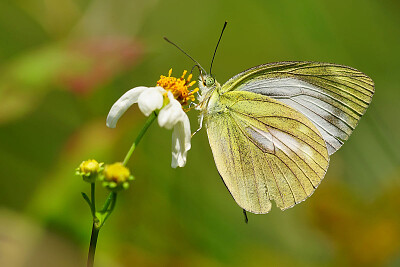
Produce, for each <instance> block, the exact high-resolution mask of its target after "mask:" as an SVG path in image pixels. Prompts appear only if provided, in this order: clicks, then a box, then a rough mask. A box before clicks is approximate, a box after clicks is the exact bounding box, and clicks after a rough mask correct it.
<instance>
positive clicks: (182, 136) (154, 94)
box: [107, 86, 191, 168]
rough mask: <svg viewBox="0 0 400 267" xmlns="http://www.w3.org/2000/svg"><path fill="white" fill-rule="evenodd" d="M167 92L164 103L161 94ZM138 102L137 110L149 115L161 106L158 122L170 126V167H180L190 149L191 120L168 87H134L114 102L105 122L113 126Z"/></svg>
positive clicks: (184, 162)
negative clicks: (166, 100)
mask: <svg viewBox="0 0 400 267" xmlns="http://www.w3.org/2000/svg"><path fill="white" fill-rule="evenodd" d="M166 92H167V95H168V99H169V103H168V104H167V105H165V106H164V107H163V103H164V94H165V93H166ZM135 103H138V105H139V109H140V111H141V112H142V113H143V114H144V115H145V116H149V115H150V114H151V113H152V112H154V111H157V110H160V111H159V114H158V124H159V125H160V127H165V128H167V129H169V130H170V129H172V128H173V131H172V162H171V167H172V168H176V167H178V166H179V167H183V166H185V164H186V155H187V152H188V151H189V149H190V146H191V145H190V138H191V131H190V122H189V118H188V116H187V115H186V113H185V112H184V111H183V109H182V105H181V104H180V102H179V101H177V100H176V99H175V98H174V95H173V94H172V93H171V92H170V91H166V90H165V89H164V88H162V87H159V86H157V87H143V86H141V87H135V88H133V89H131V90H129V91H128V92H126V93H125V94H124V95H123V96H121V97H120V98H119V99H118V100H117V102H115V103H114V105H113V106H112V108H111V110H110V112H109V113H108V116H107V126H108V127H110V128H115V126H116V125H117V122H118V120H119V118H120V117H121V116H122V115H123V114H124V113H125V111H126V110H127V109H128V108H129V107H130V106H132V105H133V104H135Z"/></svg>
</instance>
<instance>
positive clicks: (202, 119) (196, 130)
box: [191, 115, 204, 137]
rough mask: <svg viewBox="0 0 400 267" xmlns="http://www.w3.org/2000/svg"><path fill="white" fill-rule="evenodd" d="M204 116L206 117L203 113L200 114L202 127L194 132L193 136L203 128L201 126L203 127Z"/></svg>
mask: <svg viewBox="0 0 400 267" xmlns="http://www.w3.org/2000/svg"><path fill="white" fill-rule="evenodd" d="M203 117H204V116H203V115H200V118H199V124H200V127H199V128H198V129H197V130H196V131H195V132H194V133H192V136H191V137H193V136H194V135H195V134H196V133H197V132H198V131H200V130H201V128H203Z"/></svg>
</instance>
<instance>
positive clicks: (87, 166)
mask: <svg viewBox="0 0 400 267" xmlns="http://www.w3.org/2000/svg"><path fill="white" fill-rule="evenodd" d="M100 166H101V165H100V164H99V163H98V162H97V161H96V160H94V159H89V160H86V161H83V162H82V163H81V165H79V169H80V171H81V172H82V173H85V174H90V173H96V172H98V171H99V169H100Z"/></svg>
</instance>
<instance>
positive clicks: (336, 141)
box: [221, 62, 374, 155]
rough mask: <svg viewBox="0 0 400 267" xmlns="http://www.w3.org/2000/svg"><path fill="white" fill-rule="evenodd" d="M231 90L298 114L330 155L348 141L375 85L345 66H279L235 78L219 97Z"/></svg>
mask: <svg viewBox="0 0 400 267" xmlns="http://www.w3.org/2000/svg"><path fill="white" fill-rule="evenodd" d="M231 90H240V91H249V92H254V93H257V94H261V95H265V96H269V97H271V98H273V99H276V100H279V101H280V102H282V103H285V104H287V105H289V106H291V107H292V108H294V109H296V110H298V111H300V112H301V113H302V114H304V115H305V116H306V117H307V118H308V119H309V120H311V121H312V122H313V124H314V125H315V126H316V127H317V129H318V130H319V132H320V133H321V134H322V137H323V138H324V140H325V142H326V144H327V147H328V152H329V155H331V154H333V153H334V152H336V151H337V150H338V149H339V148H340V147H341V146H342V144H343V143H344V141H346V140H347V139H348V138H349V136H350V134H351V133H352V131H353V130H354V128H355V127H356V126H357V124H358V121H359V119H360V118H361V116H362V115H363V114H364V113H365V111H366V109H367V107H368V105H369V104H370V102H371V99H372V96H373V94H374V83H373V81H372V80H371V78H369V77H368V76H367V75H365V74H364V73H362V72H360V71H358V70H356V69H353V68H350V67H347V66H342V65H336V64H329V63H318V62H279V63H270V64H266V65H261V66H257V67H254V68H251V69H249V70H246V71H244V72H242V73H240V74H238V75H236V76H234V77H233V78H231V79H230V80H229V81H228V82H226V83H225V84H224V85H223V86H222V88H221V94H223V93H225V92H228V91H231Z"/></svg>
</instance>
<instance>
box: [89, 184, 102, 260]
mask: <svg viewBox="0 0 400 267" xmlns="http://www.w3.org/2000/svg"><path fill="white" fill-rule="evenodd" d="M95 190H96V184H95V183H90V196H91V201H90V210H91V212H92V217H93V224H92V235H91V237H90V244H89V253H88V260H87V266H88V267H92V266H93V263H94V255H95V253H96V245H97V237H98V236H99V231H100V228H98V227H97V225H98V219H97V217H96V204H95V203H96V200H95V196H96V195H95Z"/></svg>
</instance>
